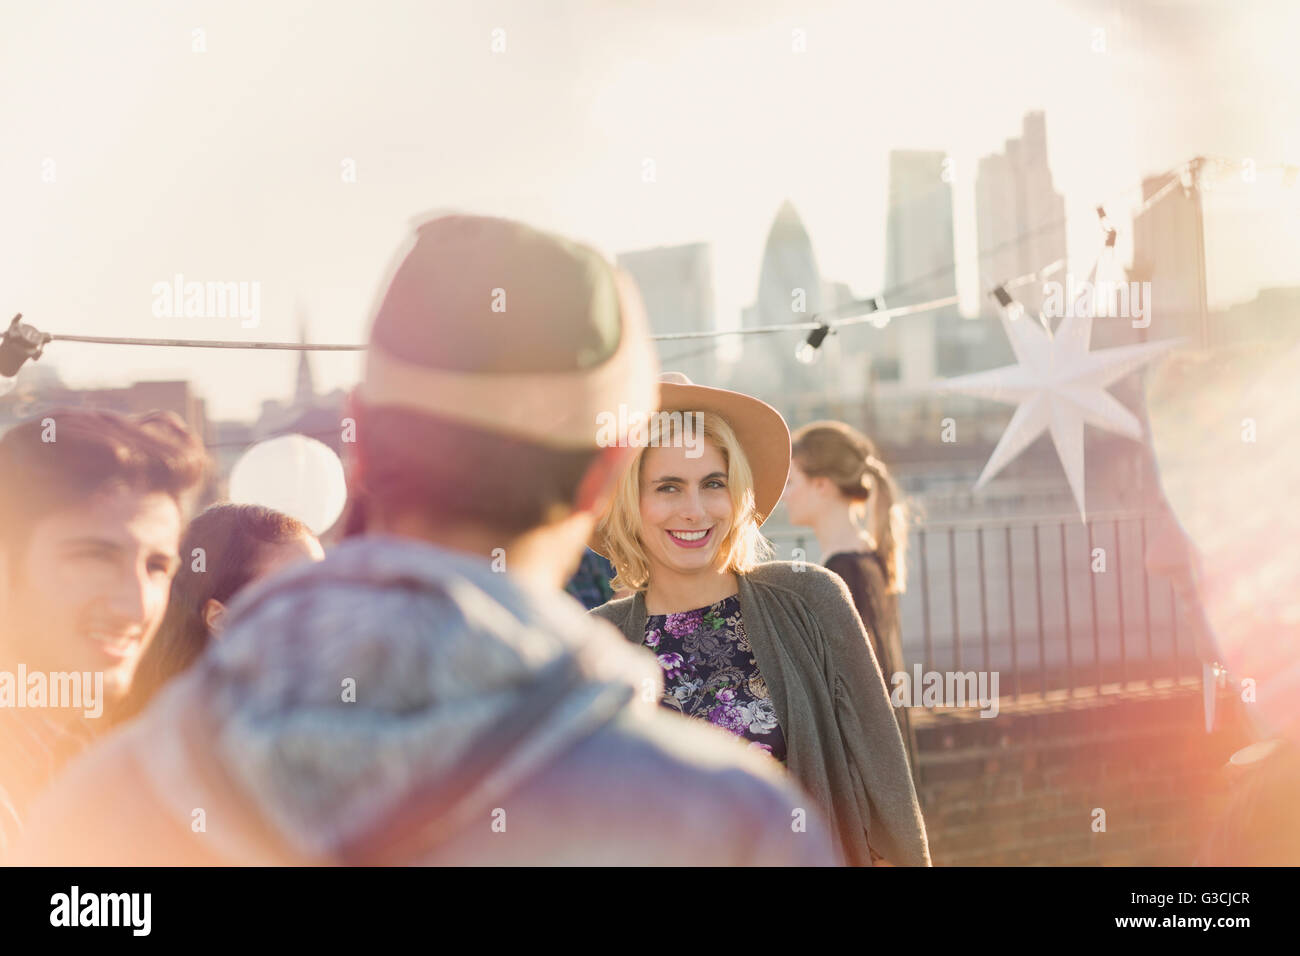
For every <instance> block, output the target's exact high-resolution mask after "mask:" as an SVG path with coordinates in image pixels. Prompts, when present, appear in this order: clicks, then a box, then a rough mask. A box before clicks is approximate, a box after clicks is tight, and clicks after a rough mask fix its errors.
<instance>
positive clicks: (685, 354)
mask: <svg viewBox="0 0 1300 956" xmlns="http://www.w3.org/2000/svg"><path fill="white" fill-rule="evenodd" d="M618 265H619V266H620V267H621V268H623V269H625V270H627V272H628V273H629V274H630V275H631V276H632V278H633V279H635V280H636V284H637V287H638V288H639V289H640V290H641V298H642V299H643V300H644V302H645V307H646V315H647V316H648V317H649V320H650V330H651V332H652V333H655V334H668V333H674V332H711V331H714V330H715V328H716V324H715V322H714V309H713V255H712V252H711V250H710V248H709V246H708V244H707V243H702V242H697V243H692V244H690V245H684V246H661V247H659V248H656V249H644V250H640V251H637V252H625V253H623V254H622V255H620V256H619V257H618ZM717 351H718V340H717V339H716V338H702V339H682V340H680V341H672V340H669V341H665V342H660V343H659V358H660V362H661V363H662V365H663V368H664V370H665V371H673V372H684V373H685V374H686V375H687V376H689V377H690V379H691V381H693V382H697V383H699V384H701V385H714V384H716V378H717V375H718V364H717Z"/></svg>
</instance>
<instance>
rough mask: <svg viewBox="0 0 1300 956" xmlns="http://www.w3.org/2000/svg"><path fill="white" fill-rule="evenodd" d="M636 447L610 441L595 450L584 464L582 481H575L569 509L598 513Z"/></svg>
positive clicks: (608, 497) (634, 454) (633, 454)
mask: <svg viewBox="0 0 1300 956" xmlns="http://www.w3.org/2000/svg"><path fill="white" fill-rule="evenodd" d="M638 450H639V449H637V448H636V447H634V446H631V445H624V446H619V445H610V446H608V447H606V448H602V449H600V450H599V451H598V452H596V457H595V458H593V459H592V462H591V464H590V465H588V466H587V471H586V473H585V474H584V475H583V476H582V481H580V482H579V483H578V491H577V493H576V494H575V495H574V499H573V510H574V511H589V512H591V513H592V514H594V515H595V516H596V517H600V515H602V514H603V513H604V511H605V507H606V506H607V505H608V504H609V500H610V498H612V497H613V495H614V489H615V488H617V487H618V481H619V479H620V478H622V477H623V472H624V471H625V470H626V469H627V468H629V467H630V466H631V464H632V462H633V460H634V459H635V458H636V455H637V451H638Z"/></svg>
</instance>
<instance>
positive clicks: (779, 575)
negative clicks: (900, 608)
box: [591, 561, 930, 866]
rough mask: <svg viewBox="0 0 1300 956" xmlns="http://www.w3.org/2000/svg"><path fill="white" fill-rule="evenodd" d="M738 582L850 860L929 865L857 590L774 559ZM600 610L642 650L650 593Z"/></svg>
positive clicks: (793, 730)
mask: <svg viewBox="0 0 1300 956" xmlns="http://www.w3.org/2000/svg"><path fill="white" fill-rule="evenodd" d="M737 578H738V579H739V581H740V610H741V614H742V616H743V619H744V622H745V634H746V636H747V637H748V639H749V643H750V646H751V647H752V648H753V651H754V660H755V661H756V662H757V663H758V669H759V672H760V673H761V674H762V675H763V679H764V681H765V682H766V683H767V687H768V691H769V693H770V694H771V695H772V704H773V706H774V707H775V709H776V715H777V719H778V720H779V721H780V722H781V730H782V732H783V733H784V734H785V738H786V747H787V758H786V765H787V767H788V769H789V771H790V773H791V774H792V775H793V776H794V777H795V779H796V780H798V781H799V783H800V784H801V785H802V786H803V788H804V790H806V791H807V792H808V794H809V795H810V796H811V797H812V798H813V799H814V800H816V801H817V802H818V804H819V806H820V808H821V809H822V810H823V811H824V812H825V814H826V816H827V817H828V819H829V820H830V821H831V823H832V825H833V826H834V828H835V830H836V835H837V837H838V840H839V843H840V846H841V847H842V848H843V852H844V856H845V860H846V861H847V862H848V863H850V864H853V865H862V866H865V865H869V864H870V861H871V856H870V851H869V849H868V846H867V836H868V834H870V838H871V847H873V848H874V849H875V850H876V852H877V853H879V854H880V855H881V856H883V857H884V858H885V859H886V860H888V861H889V862H890V863H894V864H897V865H904V866H929V865H930V848H929V845H928V843H927V841H926V836H925V821H924V820H923V819H922V817H921V808H920V805H919V803H918V802H917V799H916V790H915V789H914V788H913V786H912V775H911V772H910V770H909V768H908V764H907V757H906V755H905V752H904V750H903V739H902V737H901V736H900V735H899V732H898V724H897V723H896V722H895V720H894V714H893V711H892V710H891V705H890V701H889V693H888V691H887V690H886V689H885V681H884V678H883V677H882V675H881V673H880V665H879V664H877V663H876V657H875V653H874V652H873V651H872V649H871V642H870V641H869V640H868V639H867V634H866V630H865V629H864V628H863V625H862V619H861V618H860V617H858V612H857V609H856V608H855V607H854V606H853V599H852V597H851V596H850V594H849V590H848V588H847V586H846V585H845V584H844V582H843V580H841V579H840V577H839V576H838V575H836V574H834V573H832V572H830V571H827V570H826V569H825V568H823V567H821V566H820V565H816V564H810V563H803V564H800V565H796V564H794V563H792V562H789V561H769V562H767V563H765V564H761V565H759V566H758V567H757V568H755V569H754V570H753V571H751V572H749V573H748V574H740V575H737ZM591 613H593V614H596V615H598V616H600V617H603V618H605V620H607V621H609V622H611V623H612V624H614V626H616V627H617V628H618V629H619V630H620V631H622V632H623V636H624V637H626V638H627V639H628V640H629V641H631V642H633V643H634V644H640V643H641V642H642V640H643V639H644V637H645V625H646V609H645V596H644V594H643V593H637V594H634V595H633V596H631V597H626V598H621V599H619V600H617V601H610V602H609V603H608V604H604V605H602V606H601V607H598V608H596V609H595V610H594V611H592V612H591Z"/></svg>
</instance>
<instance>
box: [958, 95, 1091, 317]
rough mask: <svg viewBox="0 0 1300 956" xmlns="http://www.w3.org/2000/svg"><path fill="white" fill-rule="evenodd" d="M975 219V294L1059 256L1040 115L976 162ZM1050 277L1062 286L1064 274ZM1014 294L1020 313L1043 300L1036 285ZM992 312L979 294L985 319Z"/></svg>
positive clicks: (1058, 205) (1033, 310) (1059, 212)
mask: <svg viewBox="0 0 1300 956" xmlns="http://www.w3.org/2000/svg"><path fill="white" fill-rule="evenodd" d="M975 219H976V227H977V229H978V232H979V255H980V258H979V273H980V286H981V288H980V291H981V293H987V292H988V291H989V289H991V288H992V286H994V285H997V284H998V283H999V282H1005V281H1006V280H1008V279H1014V278H1015V277H1017V276H1021V275H1026V274H1028V273H1030V272H1034V271H1036V270H1038V269H1041V268H1043V267H1044V266H1046V265H1048V264H1049V263H1052V262H1055V261H1056V260H1057V259H1063V258H1065V197H1064V196H1062V195H1061V194H1060V193H1058V192H1057V191H1056V188H1055V187H1054V186H1053V185H1052V170H1051V168H1050V167H1049V166H1048V165H1047V119H1046V116H1045V115H1044V114H1043V113H1041V112H1036V113H1027V114H1026V115H1025V118H1024V121H1023V124H1022V130H1021V135H1020V138H1019V139H1009V140H1007V141H1006V149H1005V150H1004V151H1003V152H1001V153H995V154H993V155H991V156H985V157H984V158H983V159H981V160H980V164H979V174H978V177H977V178H976V180H975ZM1054 278H1055V279H1057V280H1059V281H1062V282H1064V281H1065V278H1066V276H1065V272H1064V271H1061V272H1059V273H1058V274H1057V275H1056V276H1055V277H1054ZM1078 278H1080V279H1082V278H1084V277H1083V276H1079V277H1078ZM1014 295H1015V297H1016V300H1017V301H1018V302H1020V303H1021V304H1022V305H1024V307H1025V311H1026V312H1028V313H1029V314H1030V315H1031V316H1033V315H1037V313H1038V310H1039V308H1040V307H1041V306H1042V302H1043V289H1042V285H1041V284H1037V285H1034V284H1031V285H1025V286H1021V287H1020V288H1019V289H1017V290H1015V292H1014ZM997 309H998V305H997V303H996V302H995V301H994V300H993V299H992V298H991V297H989V296H988V295H983V296H982V298H981V305H980V310H981V313H982V314H983V315H984V317H985V318H990V317H993V316H995V315H997ZM1053 325H1055V321H1054V322H1053Z"/></svg>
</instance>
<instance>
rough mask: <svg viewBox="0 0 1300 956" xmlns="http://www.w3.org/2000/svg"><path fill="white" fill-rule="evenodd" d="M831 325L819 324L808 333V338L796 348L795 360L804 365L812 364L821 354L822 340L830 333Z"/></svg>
mask: <svg viewBox="0 0 1300 956" xmlns="http://www.w3.org/2000/svg"><path fill="white" fill-rule="evenodd" d="M830 333H831V327H830V326H829V325H826V324H824V323H823V324H822V325H819V326H817V328H815V329H813V330H812V331H811V332H809V333H808V339H807V340H806V341H805V342H803V343H801V344H800V345H799V347H798V348H797V349H795V350H794V357H795V360H796V361H798V362H800V363H801V364H803V365H812V364H813V363H815V362H816V361H817V358H818V356H820V355H821V347H822V342H824V341H826V336H828V335H830Z"/></svg>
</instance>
